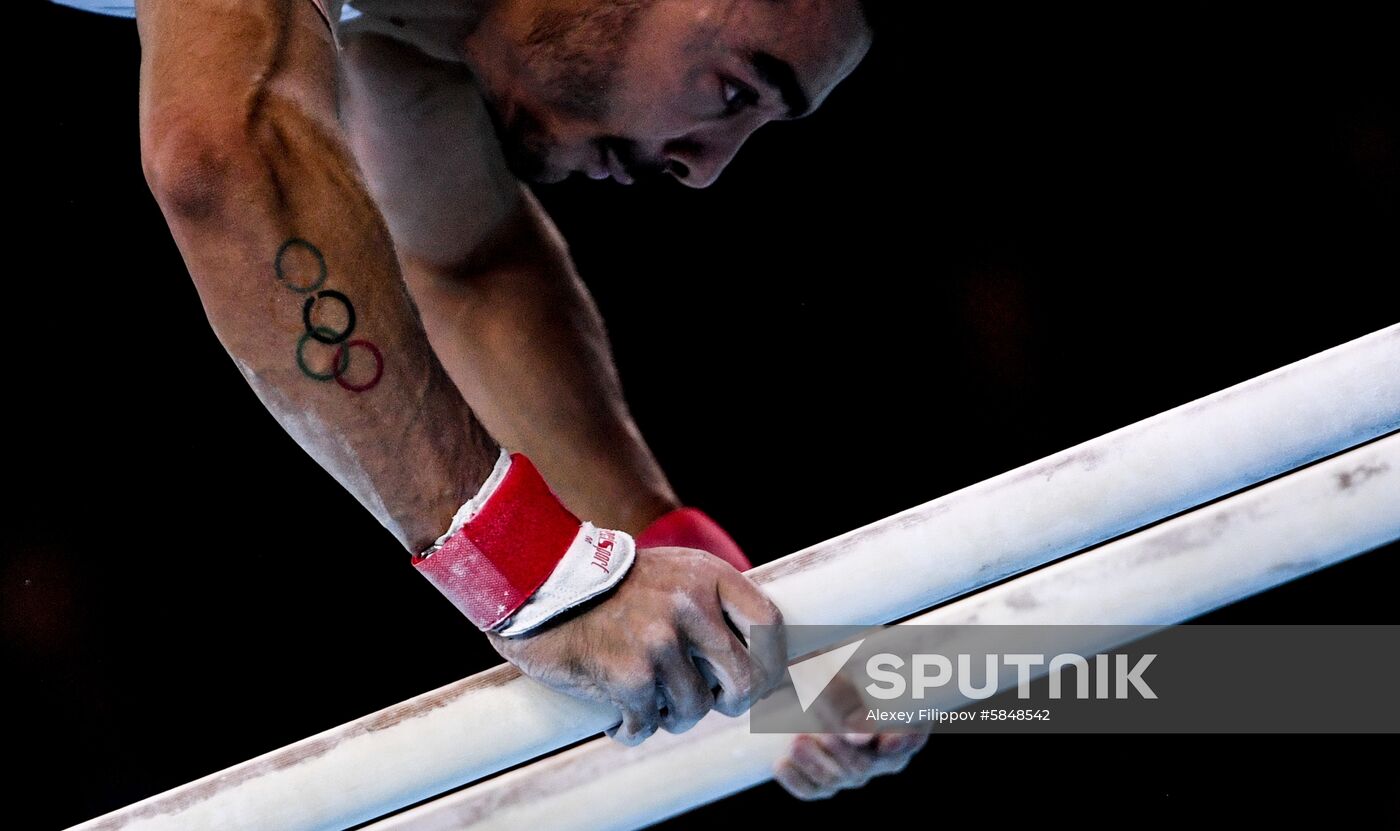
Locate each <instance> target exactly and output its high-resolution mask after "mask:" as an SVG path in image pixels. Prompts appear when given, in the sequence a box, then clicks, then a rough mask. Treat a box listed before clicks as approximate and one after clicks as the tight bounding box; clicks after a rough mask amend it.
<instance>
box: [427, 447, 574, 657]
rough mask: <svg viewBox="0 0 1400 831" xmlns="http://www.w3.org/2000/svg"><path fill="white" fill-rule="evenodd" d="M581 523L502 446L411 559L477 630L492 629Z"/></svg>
mask: <svg viewBox="0 0 1400 831" xmlns="http://www.w3.org/2000/svg"><path fill="white" fill-rule="evenodd" d="M581 526H582V523H581V522H579V519H578V517H576V516H574V515H573V514H572V513H570V512H569V510H568V509H567V508H565V507H564V506H563V504H562V503H560V501H559V499H558V498H557V497H555V495H554V493H553V492H552V491H550V489H549V485H548V484H546V483H545V481H544V478H543V477H542V476H540V474H539V471H538V470H536V468H535V466H534V464H532V463H531V462H530V460H529V459H528V458H526V457H525V456H524V455H523V454H520V453H511V454H507V453H505V452H504V451H503V452H502V453H501V458H500V460H499V461H498V462H497V464H496V468H495V470H493V471H492V473H491V476H490V477H489V478H488V479H487V480H486V483H485V484H483V485H482V488H481V492H480V493H478V494H477V495H476V496H475V497H473V498H472V499H471V501H469V502H467V504H465V505H463V506H462V508H461V510H459V511H458V512H457V515H456V516H455V517H454V518H453V522H452V527H451V528H449V529H448V531H447V533H446V534H443V535H442V536H441V537H439V538H438V541H437V543H436V544H435V545H433V546H432V547H431V548H429V549H428V550H427V551H425V552H423V553H422V554H419V555H417V556H416V557H414V558H413V564H414V566H415V567H416V568H417V569H418V571H419V572H421V573H422V574H423V576H424V577H426V578H428V580H429V581H430V582H431V583H432V584H433V585H434V586H436V587H437V589H438V591H440V592H442V593H443V594H444V595H446V596H447V598H448V599H449V600H451V601H452V604H453V605H455V606H456V607H457V608H458V609H459V610H461V612H462V614H464V615H466V616H467V618H468V619H469V620H471V622H472V623H474V624H476V626H477V627H478V628H480V629H483V630H493V629H495V628H496V627H498V626H500V625H501V624H502V623H504V622H505V621H506V620H507V619H508V618H509V617H510V616H511V615H512V614H514V613H515V612H516V610H518V609H519V608H520V607H521V606H523V605H525V603H526V601H527V600H529V599H530V596H531V595H532V594H534V593H535V591H536V590H537V589H539V588H540V586H541V585H543V584H544V582H545V581H546V580H547V579H548V578H549V576H550V574H552V573H553V572H554V570H555V567H556V566H558V565H559V562H560V561H561V560H563V559H564V555H565V554H566V553H567V552H568V551H569V550H570V548H571V547H572V546H573V545H574V541H575V539H576V538H577V537H578V536H579V532H580V528H581Z"/></svg>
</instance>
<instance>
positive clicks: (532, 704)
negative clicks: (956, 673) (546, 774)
mask: <svg viewBox="0 0 1400 831" xmlns="http://www.w3.org/2000/svg"><path fill="white" fill-rule="evenodd" d="M1397 428H1400V325H1395V326H1390V327H1387V328H1385V329H1383V330H1381V331H1379V332H1375V333H1373V334H1371V335H1367V336H1366V337H1363V338H1358V339H1357V340H1354V341H1351V342H1349V343H1346V344H1343V345H1341V346H1338V347H1335V348H1333V349H1329V350H1327V351H1325V352H1322V353H1319V354H1317V355H1314V356H1312V357H1310V358H1307V359H1305V360H1302V361H1299V362H1297V363H1294V364H1290V365H1289V366H1286V367H1283V368H1281V369H1278V370H1275V371H1273V372H1270V373H1268V374H1266V375H1263V376H1260V377H1259V378H1255V379H1252V380H1250V381H1246V382H1244V383H1241V384H1238V385H1236V386H1234V387H1230V388H1229V389H1226V390H1223V391H1221V392H1218V393H1215V394H1213V395H1210V396H1207V397H1205V398H1202V399H1200V400H1198V401H1194V402H1191V403H1189V404H1185V405H1182V406H1180V407H1177V408H1175V409H1173V410H1169V411H1167V412H1165V413H1162V414H1159V415H1157V416H1153V417H1152V418H1148V419H1145V420H1144V421H1141V422H1138V423H1136V424H1133V425H1130V426H1128V427H1124V428H1122V429H1120V430H1116V431H1114V432H1112V433H1109V434H1107V435H1105V436H1103V437H1101V438H1098V439H1094V440H1092V441H1088V442H1085V443H1083V444H1080V445H1078V446H1076V447H1073V448H1070V449H1069V450H1065V451H1062V452H1060V453H1056V454H1054V455H1052V456H1049V457H1047V458H1045V459H1042V460H1041V461H1038V462H1034V463H1031V464H1028V465H1025V466H1023V467H1020V468H1017V469H1015V470H1012V471H1009V472H1007V473H1004V474H1002V475H1000V476H997V477H995V478H993V479H989V480H987V481H985V482H982V483H980V484H977V485H973V486H971V487H968V488H964V489H963V490H960V491H957V492H955V493H952V494H949V495H947V496H944V497H941V498H939V499H936V500H933V501H932V502H929V503H926V504H924V505H922V506H920V507H917V508H913V509H910V510H908V511H905V512H903V513H900V514H896V515H895V516H892V517H889V518H888V519H885V520H881V521H880V522H877V523H874V524H872V525H869V526H866V527H865V528H861V529H859V530H856V531H852V532H850V533H847V534H844V535H842V536H840V537H837V538H835V539H833V540H830V541H828V542H825V543H821V544H819V545H816V546H813V547H811V548H808V549H805V550H803V551H801V552H798V553H797V554H793V555H790V556H788V557H785V558H783V559H781V560H778V561H777V562H774V563H770V564H768V565H767V566H764V567H761V568H759V569H755V570H754V572H752V574H753V576H754V578H755V579H757V580H758V581H759V582H761V583H763V584H765V588H766V590H767V591H768V592H769V594H770V595H771V596H772V597H773V599H774V600H775V601H776V602H777V604H778V605H779V607H780V608H781V609H782V610H783V614H784V617H785V619H786V620H787V621H788V622H789V623H799V624H801V623H840V624H875V623H884V622H888V621H891V620H897V619H899V618H902V617H905V616H907V615H910V614H913V613H915V612H918V611H921V610H923V609H926V608H928V607H930V606H932V605H935V604H937V603H939V602H942V601H945V600H947V599H949V598H952V597H956V596H958V595H961V594H964V593H966V592H968V591H971V590H974V589H976V588H978V587H980V586H985V585H987V584H989V583H991V582H994V581H996V580H999V579H1001V578H1004V577H1008V576H1011V575H1013V574H1016V573H1019V572H1021V571H1024V570H1025V569H1028V568H1033V567H1035V566H1039V565H1042V564H1044V563H1046V562H1048V561H1050V560H1053V559H1056V558H1058V557H1062V556H1064V555H1066V554H1071V553H1073V552H1075V551H1078V550H1081V549H1083V548H1086V547H1088V546H1091V545H1095V544H1097V543H1099V542H1102V541H1104V540H1106V539H1110V538H1112V537H1115V536H1118V535H1119V534H1122V533H1124V532H1127V531H1131V530H1132V529H1134V528H1138V527H1140V526H1142V525H1144V524H1147V523H1150V522H1154V521H1156V520H1159V519H1162V518H1163V517H1167V516H1170V515H1172V514H1175V513H1177V512H1179V511H1182V510H1185V509H1187V508H1191V507H1193V506H1195V505H1199V504H1201V503H1202V502H1206V501H1209V500H1211V499H1214V498H1216V497H1219V496H1223V495H1225V494H1227V493H1231V492H1233V491H1235V490H1238V489H1239V488H1241V487H1246V486H1248V485H1251V484H1253V483H1256V482H1258V481H1261V480H1263V479H1266V478H1268V477H1271V476H1274V475H1276V474H1279V473H1282V472H1284V471H1288V470H1292V469H1294V468H1296V467H1298V466H1300V465H1303V464H1306V463H1308V462H1311V461H1314V460H1316V459H1319V458H1321V457H1324V456H1327V455H1330V454H1332V453H1335V452H1338V451H1340V450H1344V449H1346V448H1348V447H1353V446H1355V445H1357V444H1359V443H1361V442H1364V441H1367V440H1369V439H1372V438H1375V437H1376V436H1379V435H1383V434H1385V433H1388V432H1390V431H1392V430H1395V429H1397ZM837 586H839V587H840V592H839V594H837V595H836V596H835V597H833V596H832V593H831V590H832V587H837ZM790 646H791V648H792V651H793V654H800V653H803V652H807V651H810V650H812V649H816V648H819V647H820V646H822V644H803V643H792V644H790ZM615 721H616V716H615V714H614V712H613V711H612V710H611V708H609V707H607V706H604V705H600V704H593V703H589V702H584V701H580V700H578V699H573V698H570V697H569V696H566V695H564V694H562V693H557V692H554V691H553V690H550V689H548V688H546V687H544V686H543V685H541V684H538V683H536V682H534V681H533V680H531V679H528V678H523V677H521V676H520V675H519V674H518V673H517V672H516V671H515V670H514V668H512V667H509V666H504V665H503V666H500V667H496V668H495V669H492V670H488V671H487V672H484V673H480V674H478V675H474V676H472V677H470V678H466V679H463V680H462V681H458V682H456V683H454V684H450V685H448V686H446V687H443V688H441V689H438V690H434V691H432V692H429V693H425V694H423V695H421V696H418V697H417V698H414V699H411V700H409V701H407V702H404V703H402V704H398V705H395V706H393V707H390V708H387V709H385V710H382V711H380V712H378V713H373V714H371V715H368V716H365V717H364V718H361V719H358V720H356V721H353V722H350V723H348V724H345V725H342V726H340V727H336V728H333V729H331V730H328V731H325V732H324V733H321V734H319V735H316V736H313V737H311V738H309V739H305V740H303V741H301V742H297V743H296V744H292V745H288V746H287V747H284V748H280V749H278V750H274V751H272V752H270V753H267V754H265V755H263V756H260V757H258V758H256V759H253V760H251V761H248V762H244V763H242V764H239V765H235V766H234V767H232V768H229V769H227V770H225V771H221V772H219V773H215V774H212V775H210V776H207V777H205V778H203V779H200V780H197V781H195V782H192V783H190V784H188V785H183V786H181V787H178V788H174V789H172V790H170V791H167V792H165V793H163V794H159V795H157V796H154V797H151V798H149V799H146V800H144V801H142V802H138V803H136V804H134V805H131V806H128V807H127V808H124V809H121V810H119V811H115V812H113V813H111V814H107V815H105V816H103V817H99V818H97V819H95V820H91V821H89V822H87V823H84V824H83V825H80V826H77V827H78V828H82V829H117V828H124V829H137V828H140V829H189V828H199V829H211V830H212V829H243V828H251V827H256V828H264V829H274V828H275V829H287V831H305V830H306V829H323V828H327V829H328V828H343V827H345V826H348V825H354V824H357V823H360V822H364V821H367V820H371V819H374V818H375V817H379V816H382V815H384V814H385V813H388V812H390V811H393V810H396V809H398V808H401V807H403V806H405V805H410V804H413V803H415V802H419V801H421V800H424V799H427V798H429V797H432V796H434V795H436V794H439V793H442V792H444V791H447V790H451V789H453V788H456V787H458V786H460V785H463V784H466V783H468V782H471V781H474V780H476V779H478V778H480V777H483V776H487V775H489V774H491V773H494V772H496V771H499V770H502V769H503V768H506V767H510V766H512V765H514V764H517V763H519V762H523V761H527V760H529V759H532V758H534V757H536V756H540V755H543V754H545V753H548V752H550V751H552V750H556V749H558V748H559V747H562V746H564V745H566V744H570V743H572V742H575V741H578V740H580V739H584V738H587V737H588V736H591V735H595V734H597V733H600V732H602V731H603V730H604V729H606V728H607V727H609V726H611V725H612V724H613V723H614V722H615Z"/></svg>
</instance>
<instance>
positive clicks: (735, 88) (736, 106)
mask: <svg viewBox="0 0 1400 831" xmlns="http://www.w3.org/2000/svg"><path fill="white" fill-rule="evenodd" d="M719 87H720V99H721V100H722V101H723V102H724V112H723V114H722V115H721V118H728V117H729V116H733V115H738V114H739V113H741V112H743V111H744V109H745V108H746V107H752V106H754V105H755V104H757V103H758V93H757V92H755V91H754V90H753V88H752V87H749V86H746V85H744V84H741V83H739V82H738V81H735V80H732V79H730V78H720V83H719Z"/></svg>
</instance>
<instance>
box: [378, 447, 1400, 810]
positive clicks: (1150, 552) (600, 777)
mask: <svg viewBox="0 0 1400 831" xmlns="http://www.w3.org/2000/svg"><path fill="white" fill-rule="evenodd" d="M1395 539H1400V434H1396V435H1392V436H1389V437H1387V438H1384V439H1381V440H1380V441H1377V442H1374V443H1372V444H1369V445H1367V446H1365V447H1361V448H1358V449H1356V450H1352V451H1350V452H1348V453H1346V454H1343V455H1341V456H1337V457H1335V458H1332V459H1328V460H1327V461H1325V462H1320V463H1318V464H1317V465H1314V466H1312V467H1309V468H1307V469H1305V470H1301V471H1298V472H1295V473H1290V474H1289V475H1287V476H1285V477H1282V478H1280V479H1276V480H1274V481H1272V482H1268V483H1266V484H1264V485H1261V486H1259V487H1257V488H1254V489H1252V490H1249V491H1246V492H1244V493H1241V494H1238V495H1236V496H1232V497H1230V498H1229V499H1225V500H1222V501H1220V502H1216V503H1214V504H1212V505H1210V506H1207V507H1205V508H1200V509H1197V510H1195V511H1192V512H1190V513H1187V514H1182V515H1181V516H1178V517H1175V518H1173V519H1171V520H1168V521H1167V522H1164V523H1162V524H1160V525H1157V526H1154V527H1152V528H1149V529H1147V530H1145V531H1139V532H1138V533H1136V534H1133V535H1132V536H1128V537H1123V538H1121V539H1117V540H1114V541H1113V542H1110V543H1108V544H1106V545H1104V546H1102V547H1100V548H1097V549H1095V550H1093V551H1089V552H1086V553H1083V554H1080V555H1078V556H1076V557H1070V558H1068V559H1066V560H1062V561H1061V562H1058V563H1055V564H1053V565H1050V566H1047V567H1045V568H1044V569H1041V570H1040V571H1036V572H1033V573H1031V574H1027V575H1024V576H1021V577H1017V578H1016V579H1014V580H1009V581H1007V582H1005V583H1002V584H1001V585H999V586H996V587H994V588H991V589H988V590H986V591H982V592H978V593H977V594H973V595H970V596H969V597H967V598H964V599H962V600H958V601H956V602H953V603H950V604H948V605H947V606H943V607H942V608H939V609H935V610H934V611H931V612H927V613H925V614H923V615H920V616H918V617H916V618H914V619H912V620H910V621H909V622H910V623H913V624H926V625H965V624H970V623H974V622H975V623H977V624H979V625H980V624H1015V625H1037V624H1041V625H1048V624H1108V625H1109V626H1108V628H1107V630H1106V631H1107V632H1112V633H1117V634H1118V635H1119V637H1120V638H1121V637H1122V631H1121V630H1118V629H1116V628H1115V627H1117V626H1130V625H1131V626H1165V625H1169V624H1172V623H1179V622H1181V621H1184V620H1189V619H1190V618H1193V617H1195V616H1197V615H1199V614H1202V613H1204V612H1207V611H1210V610H1212V609H1217V608H1219V607H1221V606H1224V605H1226V604H1228V603H1230V602H1231V601H1233V600H1236V599H1238V598H1241V597H1246V596H1249V595H1252V594H1255V593H1258V592H1261V591H1264V590H1265V589H1268V588H1271V587H1273V586H1276V585H1279V584H1281V583H1285V582H1288V581H1289V580H1292V579H1294V578H1296V577H1299V576H1302V575H1304V574H1307V573H1309V572H1312V571H1316V570H1318V569H1321V568H1324V567H1326V566H1328V565H1331V564H1333V563H1335V562H1337V561H1339V560H1343V559H1345V558H1347V557H1350V556H1352V555H1355V554H1359V553H1361V552H1363V551H1367V550H1370V549H1372V548H1375V547H1378V546H1381V545H1384V544H1385V543H1387V542H1390V541H1392V540H1395ZM1136 634H1141V633H1140V631H1139V632H1137V633H1136ZM1117 645H1119V644H1118V643H1116V642H1113V641H1112V640H1111V639H1110V641H1109V642H1105V643H1093V644H1089V643H1084V644H1077V645H1076V644H1073V643H1066V644H1065V645H1064V646H1065V649H1066V651H1069V652H1078V653H1081V654H1087V653H1088V652H1092V651H1096V650H1102V649H1110V648H1112V647H1114V646H1117ZM791 741H792V736H791V735H785V734H781V733H779V734H772V733H750V732H749V730H748V718H747V716H744V717H741V718H726V717H724V716H722V715H719V714H717V713H712V714H711V715H710V716H708V717H706V718H705V719H704V720H702V721H701V722H700V724H698V725H696V727H695V728H693V729H692V730H691V731H690V732H688V733H684V734H682V735H679V736H672V735H667V734H658V735H657V736H654V737H652V738H650V739H648V740H647V741H646V742H644V743H642V744H641V745H639V746H637V747H633V748H625V747H622V746H621V745H619V744H618V743H617V742H614V741H612V740H610V739H597V740H595V741H592V742H589V743H588V744H585V745H582V746H580V747H576V748H573V749H572V750H569V751H566V752H564V753H561V754H558V755H557V756H552V757H550V758H548V759H544V760H542V761H539V762H536V763H534V764H532V765H529V766H527V767H523V768H520V769H518V770H514V771H511V772H510V773H507V774H504V775H502V776H499V777H497V778H495V779H492V780H491V781H489V782H485V783H482V784H480V785H476V786H473V787H471V788H467V789H466V790H464V791H460V792H458V793H455V794H451V795H448V796H444V797H441V798H439V799H437V800H434V801H433V802H430V803H428V804H426V805H421V806H419V807H417V808H414V809H412V810H410V811H406V812H404V813H402V814H399V815H397V816H394V817H390V818H389V819H386V820H381V821H380V822H377V823H374V824H373V825H371V826H369V829H372V831H447V830H448V829H452V831H457V829H471V831H491V830H492V829H500V831H518V829H521V828H529V829H531V831H605V830H606V829H616V830H617V831H625V830H626V829H633V828H641V827H643V826H645V825H649V824H651V823H655V822H660V821H661V820H663V819H666V818H668V817H672V816H676V815H678V814H682V813H684V812H686V811H689V810H692V809H694V808H697V807H699V806H701V805H704V804H706V803H708V802H712V801H714V800H716V799H720V798H723V797H726V796H729V795H731V794H733V793H736V792H738V791H741V790H744V789H746V788H749V787H752V786H753V785H757V784H759V783H760V782H765V781H767V780H768V779H770V778H772V770H773V765H774V764H775V763H776V762H777V760H778V758H779V757H780V756H781V754H782V753H783V751H784V749H785V748H786V747H787V745H788V744H790V743H791Z"/></svg>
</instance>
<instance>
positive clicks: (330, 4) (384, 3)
mask: <svg viewBox="0 0 1400 831" xmlns="http://www.w3.org/2000/svg"><path fill="white" fill-rule="evenodd" d="M50 2H53V3H58V4H59V5H63V6H71V7H73V8H75V9H82V10H84V11H89V12H97V13H98V14H106V15H113V16H116V17H130V18H135V17H136V3H135V0H50ZM309 2H311V3H314V4H315V5H316V8H317V9H318V10H319V11H320V12H321V14H322V16H323V17H325V18H326V20H327V21H328V22H329V21H332V20H334V21H335V24H334V25H332V27H331V28H332V30H333V31H334V32H335V33H336V35H337V36H341V35H352V34H360V33H363V32H374V33H377V34H382V35H386V36H388V37H391V38H394V39H396V40H401V41H405V42H407V43H411V44H413V45H414V46H417V47H418V48H419V49H421V50H422V51H423V52H425V53H427V54H429V55H431V56H433V57H435V58H439V59H441V60H446V61H461V60H462V46H461V44H462V42H463V41H464V40H465V39H466V36H467V34H468V33H469V32H470V31H471V28H472V26H473V25H474V23H475V21H476V18H477V14H478V12H479V8H478V6H477V4H476V3H472V2H470V0H309Z"/></svg>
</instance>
